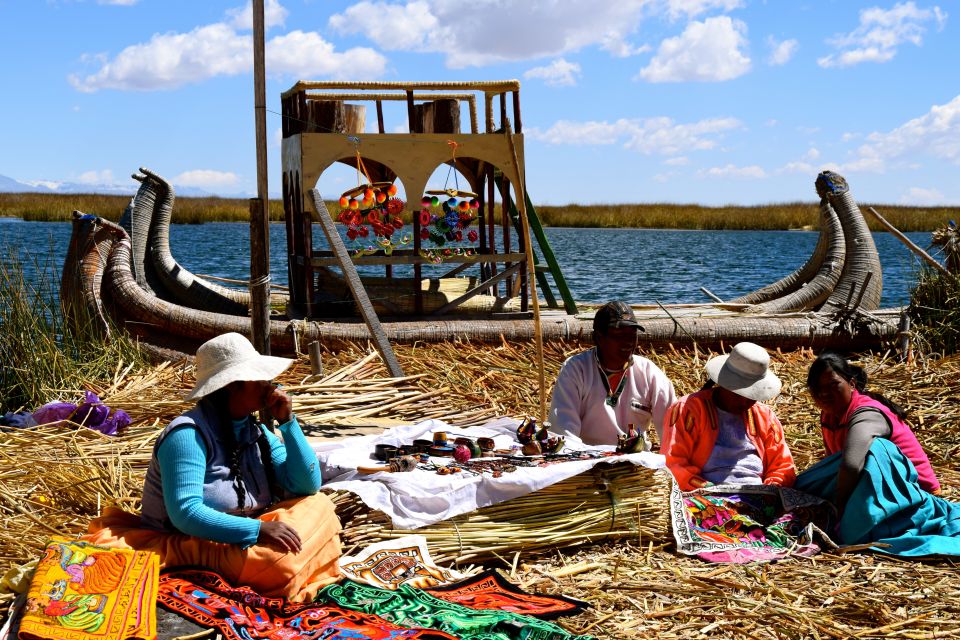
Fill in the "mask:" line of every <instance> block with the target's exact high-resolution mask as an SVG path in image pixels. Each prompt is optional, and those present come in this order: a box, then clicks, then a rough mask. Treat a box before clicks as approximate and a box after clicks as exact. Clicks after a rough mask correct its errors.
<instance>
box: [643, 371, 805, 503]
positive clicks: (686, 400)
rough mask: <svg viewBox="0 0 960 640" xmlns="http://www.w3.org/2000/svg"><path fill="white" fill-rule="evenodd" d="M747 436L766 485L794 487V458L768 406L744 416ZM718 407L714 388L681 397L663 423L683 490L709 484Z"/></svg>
mask: <svg viewBox="0 0 960 640" xmlns="http://www.w3.org/2000/svg"><path fill="white" fill-rule="evenodd" d="M743 422H744V424H745V425H746V427H747V437H748V438H750V441H751V442H753V444H754V445H755V446H756V447H757V454H758V455H759V456H760V460H761V461H762V462H763V483H764V484H776V485H780V486H784V487H790V486H793V481H794V480H796V478H797V472H796V469H795V468H794V466H793V456H792V455H790V448H789V447H788V446H787V443H786V440H785V439H784V436H783V426H782V425H781V424H780V421H779V420H777V416H775V415H774V414H773V410H772V409H771V408H770V407H768V406H767V405H765V404H761V403H759V402H757V403H756V404H754V405H753V406H752V407H750V409H749V410H748V411H747V412H746V413H745V414H744V416H743ZM717 432H718V418H717V407H716V405H715V404H713V389H703V390H702V391H697V392H696V393H691V394H690V395H687V396H684V397H682V398H680V399H679V400H678V401H677V402H676V403H675V404H674V405H673V406H671V407H670V409H669V410H668V411H667V416H666V418H665V419H664V421H663V446H662V447H661V451H662V452H663V454H664V455H665V456H666V458H667V468H669V469H670V471H671V473H673V477H674V478H676V479H677V483H678V484H679V485H680V488H681V489H682V490H684V491H692V490H693V489H697V488H699V487H703V486H705V485H706V484H707V482H706V480H704V479H703V478H701V477H700V471H701V469H703V465H705V464H706V463H707V460H709V459H710V453H711V452H712V451H713V445H714V443H715V442H716V441H717Z"/></svg>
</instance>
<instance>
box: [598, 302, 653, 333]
mask: <svg viewBox="0 0 960 640" xmlns="http://www.w3.org/2000/svg"><path fill="white" fill-rule="evenodd" d="M619 327H636V328H637V329H639V330H640V331H643V330H644V328H643V327H641V326H640V323H639V322H637V317H636V316H635V315H634V314H633V309H631V308H630V305H628V304H627V303H626V302H623V301H622V300H611V301H610V302H608V303H606V304H605V305H603V306H602V307H600V308H599V309H597V314H596V315H595V316H593V330H594V331H599V332H601V333H604V332H606V331H607V330H608V329H617V328H619Z"/></svg>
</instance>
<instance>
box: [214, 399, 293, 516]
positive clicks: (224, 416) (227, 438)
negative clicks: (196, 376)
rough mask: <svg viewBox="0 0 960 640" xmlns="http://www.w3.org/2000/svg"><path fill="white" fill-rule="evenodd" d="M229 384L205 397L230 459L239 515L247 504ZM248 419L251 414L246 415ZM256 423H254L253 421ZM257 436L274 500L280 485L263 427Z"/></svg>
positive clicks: (262, 461)
mask: <svg viewBox="0 0 960 640" xmlns="http://www.w3.org/2000/svg"><path fill="white" fill-rule="evenodd" d="M229 389H230V385H227V386H226V387H223V388H222V389H217V390H216V391H214V392H213V393H211V394H209V395H208V396H207V398H208V399H209V400H210V403H211V404H212V405H213V407H214V409H215V411H216V419H217V422H218V426H219V428H220V434H221V437H222V438H223V441H224V444H225V445H226V449H227V457H228V459H229V460H230V478H231V480H233V490H234V491H235V492H236V493H237V505H238V506H239V508H240V515H241V516H242V515H245V513H244V512H245V511H246V505H247V487H246V485H245V484H244V482H243V473H241V471H240V447H239V446H238V445H237V437H236V434H235V433H234V431H233V418H231V417H230V412H229V410H228V402H229V398H230V391H229ZM247 419H248V420H250V419H253V416H248V418H247ZM255 424H256V423H255ZM257 431H258V433H259V436H258V437H257V447H258V448H259V449H260V462H261V463H262V464H263V469H264V471H265V472H266V475H267V486H268V487H269V488H270V496H271V503H273V502H276V501H277V500H278V498H279V495H280V485H279V484H278V483H277V472H276V469H274V468H273V457H272V456H271V455H270V443H269V442H268V441H267V436H266V434H265V433H264V431H263V429H261V428H259V426H258V428H257Z"/></svg>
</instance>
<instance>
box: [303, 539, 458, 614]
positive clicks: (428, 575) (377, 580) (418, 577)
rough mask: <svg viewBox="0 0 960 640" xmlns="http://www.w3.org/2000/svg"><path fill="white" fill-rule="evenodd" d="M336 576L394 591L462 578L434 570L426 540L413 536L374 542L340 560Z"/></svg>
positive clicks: (432, 585) (439, 583)
mask: <svg viewBox="0 0 960 640" xmlns="http://www.w3.org/2000/svg"><path fill="white" fill-rule="evenodd" d="M340 573H342V574H343V575H344V576H346V577H347V578H350V579H351V580H355V581H357V582H362V583H365V584H368V585H372V586H375V587H380V588H383V589H396V588H398V587H399V586H401V585H407V586H411V587H418V588H421V589H422V588H426V587H435V586H438V585H443V584H448V583H450V582H455V581H457V580H461V579H462V578H463V577H464V576H463V574H462V573H460V572H458V571H455V570H453V569H444V568H442V567H438V566H437V565H436V564H435V563H434V561H433V559H432V558H431V557H430V552H429V551H428V550H427V540H426V538H424V537H423V536H417V535H411V536H403V537H401V538H394V539H392V540H387V541H385V542H378V543H376V544H372V545H370V546H368V547H366V548H364V549H363V550H361V551H360V553H358V554H357V555H355V556H342V557H341V558H340ZM318 599H319V596H318Z"/></svg>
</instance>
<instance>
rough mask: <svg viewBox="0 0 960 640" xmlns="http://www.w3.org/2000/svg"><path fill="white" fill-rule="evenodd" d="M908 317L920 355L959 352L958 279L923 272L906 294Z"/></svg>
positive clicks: (931, 272)
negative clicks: (908, 304)
mask: <svg viewBox="0 0 960 640" xmlns="http://www.w3.org/2000/svg"><path fill="white" fill-rule="evenodd" d="M909 314H910V319H911V322H912V323H913V333H914V336H915V337H916V341H917V343H918V346H919V348H920V349H921V350H922V351H925V352H927V353H940V354H943V355H947V354H950V353H957V352H958V351H960V276H958V275H957V274H954V273H951V274H945V273H943V272H940V271H936V270H934V269H930V268H926V267H925V268H923V269H922V270H921V271H920V272H919V273H918V274H917V284H916V286H915V287H914V288H913V289H912V290H911V292H910V307H909Z"/></svg>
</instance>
